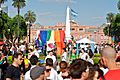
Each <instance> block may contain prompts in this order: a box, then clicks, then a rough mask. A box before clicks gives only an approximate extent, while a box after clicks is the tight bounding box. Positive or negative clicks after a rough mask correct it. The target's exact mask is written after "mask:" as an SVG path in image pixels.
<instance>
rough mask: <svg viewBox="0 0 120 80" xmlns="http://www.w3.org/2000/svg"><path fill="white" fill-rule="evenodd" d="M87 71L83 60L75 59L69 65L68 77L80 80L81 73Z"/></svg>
mask: <svg viewBox="0 0 120 80" xmlns="http://www.w3.org/2000/svg"><path fill="white" fill-rule="evenodd" d="M86 69H87V63H86V61H85V60H82V59H76V60H74V61H73V62H72V64H71V65H70V70H69V71H70V72H69V75H70V76H71V77H72V78H73V79H80V78H81V75H82V73H83V72H85V71H86Z"/></svg>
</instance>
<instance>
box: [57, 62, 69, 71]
mask: <svg viewBox="0 0 120 80" xmlns="http://www.w3.org/2000/svg"><path fill="white" fill-rule="evenodd" d="M59 67H60V71H61V72H64V71H65V69H67V68H68V64H67V62H66V61H61V62H60V63H59Z"/></svg>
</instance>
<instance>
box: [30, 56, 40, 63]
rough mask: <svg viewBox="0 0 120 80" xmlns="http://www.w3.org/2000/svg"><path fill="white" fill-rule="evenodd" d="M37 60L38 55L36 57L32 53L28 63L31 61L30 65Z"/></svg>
mask: <svg viewBox="0 0 120 80" xmlns="http://www.w3.org/2000/svg"><path fill="white" fill-rule="evenodd" d="M37 62H38V57H37V56H36V55H32V56H31V57H30V63H31V64H32V65H36V64H37Z"/></svg>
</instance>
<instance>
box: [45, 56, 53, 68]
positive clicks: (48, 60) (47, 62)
mask: <svg viewBox="0 0 120 80" xmlns="http://www.w3.org/2000/svg"><path fill="white" fill-rule="evenodd" d="M46 66H50V67H53V60H52V59H51V58H47V59H46Z"/></svg>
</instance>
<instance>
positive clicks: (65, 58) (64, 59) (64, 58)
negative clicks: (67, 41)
mask: <svg viewBox="0 0 120 80" xmlns="http://www.w3.org/2000/svg"><path fill="white" fill-rule="evenodd" d="M62 61H67V53H66V52H64V53H63V54H62Z"/></svg>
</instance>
